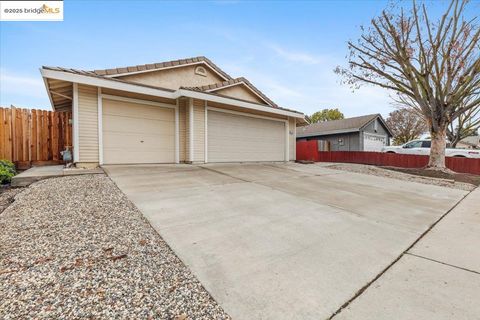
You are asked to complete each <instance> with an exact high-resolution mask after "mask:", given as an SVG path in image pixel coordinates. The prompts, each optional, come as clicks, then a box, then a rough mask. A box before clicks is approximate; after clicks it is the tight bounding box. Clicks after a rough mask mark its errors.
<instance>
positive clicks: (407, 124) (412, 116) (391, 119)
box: [386, 108, 428, 145]
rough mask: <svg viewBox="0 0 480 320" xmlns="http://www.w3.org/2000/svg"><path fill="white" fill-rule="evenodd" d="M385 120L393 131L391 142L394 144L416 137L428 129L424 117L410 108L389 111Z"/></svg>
mask: <svg viewBox="0 0 480 320" xmlns="http://www.w3.org/2000/svg"><path fill="white" fill-rule="evenodd" d="M386 121H387V125H388V127H389V128H390V130H391V131H392V133H393V143H394V144H396V145H399V144H404V143H407V142H408V141H410V140H413V139H417V138H419V137H420V135H421V134H422V133H425V132H426V131H427V130H428V129H427V124H426V122H425V119H423V117H422V116H421V115H418V114H417V112H415V110H412V109H411V108H401V109H398V110H395V111H393V112H390V114H389V115H388V118H387V120H386Z"/></svg>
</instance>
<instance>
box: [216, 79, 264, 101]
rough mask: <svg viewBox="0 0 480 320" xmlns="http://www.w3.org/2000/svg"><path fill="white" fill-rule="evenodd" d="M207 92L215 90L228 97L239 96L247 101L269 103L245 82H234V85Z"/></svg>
mask: <svg viewBox="0 0 480 320" xmlns="http://www.w3.org/2000/svg"><path fill="white" fill-rule="evenodd" d="M207 92H215V93H217V94H221V95H224V96H227V97H232V98H238V99H242V100H246V101H252V102H256V103H267V104H268V102H267V101H265V100H263V99H262V98H261V97H260V96H259V95H258V94H255V92H254V91H252V90H251V89H250V88H248V87H247V86H246V85H245V84H243V83H238V84H234V85H232V86H228V87H225V88H220V89H215V90H212V91H207Z"/></svg>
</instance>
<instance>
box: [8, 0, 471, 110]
mask: <svg viewBox="0 0 480 320" xmlns="http://www.w3.org/2000/svg"><path fill="white" fill-rule="evenodd" d="M386 6H387V2H386V1H317V2H315V1H306V2H301V1H292V2H287V1H282V2H280V1H276V2H273V1H272V2H267V1H262V2H242V1H225V2H222V1H211V2H201V1H194V2H182V1H176V2H159V1H71V0H67V1H65V3H64V11H65V14H64V21H63V22H1V28H0V29H1V30H0V76H1V77H0V104H1V105H2V106H8V105H10V104H13V105H17V106H24V107H29V108H46V109H48V108H50V106H49V101H48V97H47V94H46V91H45V88H44V85H43V81H42V79H41V76H40V73H39V71H38V68H39V67H40V66H42V65H53V66H63V67H71V68H80V69H87V70H91V69H104V68H109V67H122V66H128V65H136V64H145V63H152V62H161V61H165V60H172V59H179V58H186V57H193V56H199V55H204V56H207V57H208V58H210V59H211V60H213V61H214V62H215V63H216V64H217V65H218V66H219V67H220V68H222V69H224V70H225V71H226V72H227V73H229V74H230V75H231V76H233V77H239V76H244V77H246V78H248V79H249V80H250V81H251V82H252V83H254V84H255V85H256V86H257V87H258V88H259V89H260V90H262V91H263V92H264V93H265V94H267V95H268V96H269V97H270V98H271V99H272V100H274V101H276V102H277V103H278V104H280V105H281V106H283V107H287V108H292V109H296V110H299V111H302V112H304V113H306V114H311V113H313V112H314V111H317V110H319V109H322V108H330V107H338V108H340V110H341V111H343V112H344V113H345V115H346V116H355V115H361V114H367V113H376V112H380V113H382V114H383V115H387V114H388V113H389V112H390V111H391V110H392V109H393V107H392V106H391V105H390V99H389V96H388V92H385V91H384V90H382V89H378V88H372V87H364V88H361V89H360V90H357V91H355V92H352V90H351V89H350V88H348V87H346V86H344V85H341V84H340V83H339V81H338V77H337V76H336V75H335V74H334V73H333V71H332V70H333V69H334V67H335V66H337V65H345V64H346V58H345V56H346V54H347V45H346V42H347V40H349V39H356V37H358V35H359V27H360V25H366V24H368V23H369V20H370V19H371V18H372V17H373V16H375V15H377V14H379V13H380V12H381V10H382V9H383V8H385V7H386ZM477 7H478V5H477Z"/></svg>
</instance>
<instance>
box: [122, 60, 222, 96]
mask: <svg viewBox="0 0 480 320" xmlns="http://www.w3.org/2000/svg"><path fill="white" fill-rule="evenodd" d="M197 66H198V65H191V66H184V67H178V68H173V69H166V70H159V71H151V72H145V73H138V74H132V75H126V76H122V77H118V78H119V79H123V80H127V81H132V82H137V83H143V84H148V85H152V86H157V87H162V88H167V89H174V90H177V89H178V88H180V87H182V86H183V87H198V86H204V85H208V84H213V83H217V82H222V81H225V80H224V79H223V78H222V77H220V76H219V75H218V74H216V73H215V72H214V71H212V70H211V69H210V68H209V67H207V66H206V65H203V64H202V66H204V67H205V70H206V71H207V76H206V77H205V76H202V75H198V74H195V68H196V67H197Z"/></svg>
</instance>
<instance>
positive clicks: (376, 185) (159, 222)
mask: <svg viewBox="0 0 480 320" xmlns="http://www.w3.org/2000/svg"><path fill="white" fill-rule="evenodd" d="M105 170H106V172H107V173H108V175H109V176H110V177H111V178H112V179H113V180H114V181H115V183H116V184H117V185H118V186H119V188H120V189H121V190H122V191H123V192H124V193H125V194H126V195H127V196H128V197H129V198H130V199H131V200H132V201H133V202H134V203H135V205H136V206H137V207H138V208H139V209H140V210H141V211H142V212H143V213H144V215H145V216H146V217H147V219H148V220H149V221H150V223H151V224H152V226H153V227H154V228H155V229H156V230H157V231H158V232H159V233H160V235H161V236H162V237H163V238H164V239H165V240H166V242H167V243H168V244H169V245H170V247H171V248H172V249H173V250H174V251H175V253H176V254H177V255H178V256H179V257H180V258H181V259H182V260H183V261H184V262H185V263H186V265H187V266H188V267H189V268H190V269H191V270H192V272H193V273H194V274H195V275H196V276H197V277H198V279H199V280H200V281H201V282H202V284H203V285H204V286H205V287H206V289H207V290H208V291H209V292H210V293H211V294H212V296H213V297H214V298H215V299H216V300H217V301H218V302H219V303H220V304H221V306H222V307H223V308H224V309H225V310H226V311H227V312H228V313H229V314H230V315H231V316H232V317H233V318H234V319H236V320H241V319H248V320H251V319H289V320H290V319H302V320H303V319H327V318H329V317H330V316H331V315H332V314H334V313H335V312H336V311H337V310H339V308H341V306H342V305H343V304H344V303H345V302H347V301H349V300H350V299H352V298H353V297H355V295H356V293H357V292H358V291H359V290H361V289H362V288H364V287H365V286H366V285H367V284H368V283H370V282H371V281H373V280H374V279H375V277H377V276H378V275H379V274H380V273H381V272H382V271H383V270H385V269H386V268H387V267H388V266H389V265H390V264H391V263H392V262H393V261H395V259H397V258H398V257H399V256H400V255H401V254H402V253H403V252H404V251H405V250H406V249H408V248H409V247H410V246H411V245H412V243H414V242H415V241H416V239H418V237H420V236H421V235H422V234H423V233H424V232H425V231H426V230H427V229H428V228H429V227H430V226H431V225H432V224H433V223H434V222H435V221H437V220H438V219H439V218H440V217H441V216H442V215H444V214H445V212H447V211H448V210H449V209H450V208H451V207H452V206H453V205H455V204H456V203H457V202H458V201H459V200H460V199H462V198H463V197H464V196H465V195H466V194H467V193H466V192H464V191H460V190H455V189H448V188H443V187H438V186H432V185H424V184H418V183H413V182H407V181H400V180H394V179H388V178H383V177H376V176H370V175H363V174H357V173H351V172H344V171H338V170H331V169H328V168H323V167H321V166H318V165H300V164H294V163H289V164H209V165H203V166H191V165H165V166H160V165H157V166H155V165H151V166H107V167H106V168H105ZM374 318H375V317H373V318H370V319H374ZM394 318H395V317H394ZM375 319H382V318H381V317H376V318H375Z"/></svg>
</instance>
